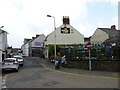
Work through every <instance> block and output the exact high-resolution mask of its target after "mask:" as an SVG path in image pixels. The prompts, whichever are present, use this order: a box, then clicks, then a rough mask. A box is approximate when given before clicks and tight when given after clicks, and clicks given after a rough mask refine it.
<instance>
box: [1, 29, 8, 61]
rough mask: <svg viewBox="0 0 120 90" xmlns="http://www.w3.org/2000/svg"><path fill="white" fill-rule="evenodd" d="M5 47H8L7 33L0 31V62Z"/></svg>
mask: <svg viewBox="0 0 120 90" xmlns="http://www.w3.org/2000/svg"><path fill="white" fill-rule="evenodd" d="M7 47H8V44H7V32H6V31H5V32H3V31H2V30H1V29H0V60H2V54H3V51H5V49H6V48H7ZM1 50H2V51H1Z"/></svg>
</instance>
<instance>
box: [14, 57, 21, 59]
mask: <svg viewBox="0 0 120 90" xmlns="http://www.w3.org/2000/svg"><path fill="white" fill-rule="evenodd" d="M14 58H17V59H22V57H14Z"/></svg>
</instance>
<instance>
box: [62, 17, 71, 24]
mask: <svg viewBox="0 0 120 90" xmlns="http://www.w3.org/2000/svg"><path fill="white" fill-rule="evenodd" d="M63 24H70V20H69V16H63Z"/></svg>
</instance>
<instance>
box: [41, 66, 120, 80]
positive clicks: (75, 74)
mask: <svg viewBox="0 0 120 90" xmlns="http://www.w3.org/2000/svg"><path fill="white" fill-rule="evenodd" d="M41 65H42V66H43V67H44V68H46V69H48V70H51V71H54V72H59V73H63V74H68V75H74V76H82V77H92V78H105V79H120V78H116V77H106V76H94V75H84V74H77V73H69V72H63V71H59V70H54V69H51V68H48V67H47V66H45V65H44V64H41Z"/></svg>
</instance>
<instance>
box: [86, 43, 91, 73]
mask: <svg viewBox="0 0 120 90" xmlns="http://www.w3.org/2000/svg"><path fill="white" fill-rule="evenodd" d="M87 49H88V50H89V70H90V71H91V70H92V66H91V52H90V50H91V49H92V44H91V43H87Z"/></svg>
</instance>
